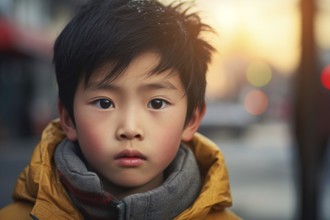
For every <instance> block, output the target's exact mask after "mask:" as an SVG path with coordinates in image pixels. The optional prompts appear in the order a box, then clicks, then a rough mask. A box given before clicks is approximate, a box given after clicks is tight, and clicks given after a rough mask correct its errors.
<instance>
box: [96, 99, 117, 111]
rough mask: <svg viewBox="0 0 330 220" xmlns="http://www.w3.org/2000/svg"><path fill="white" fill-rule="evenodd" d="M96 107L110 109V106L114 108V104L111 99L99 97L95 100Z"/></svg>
mask: <svg viewBox="0 0 330 220" xmlns="http://www.w3.org/2000/svg"><path fill="white" fill-rule="evenodd" d="M95 105H96V107H98V108H100V109H108V108H114V107H115V106H114V104H113V102H112V101H111V100H109V99H98V100H96V101H95Z"/></svg>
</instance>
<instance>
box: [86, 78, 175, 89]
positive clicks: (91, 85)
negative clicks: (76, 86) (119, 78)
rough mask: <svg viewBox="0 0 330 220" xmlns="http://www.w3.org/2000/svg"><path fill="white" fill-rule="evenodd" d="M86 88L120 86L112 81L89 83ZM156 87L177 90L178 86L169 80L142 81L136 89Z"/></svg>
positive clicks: (115, 87)
mask: <svg viewBox="0 0 330 220" xmlns="http://www.w3.org/2000/svg"><path fill="white" fill-rule="evenodd" d="M87 88H89V89H92V90H98V89H101V90H102V89H104V90H113V91H116V90H117V91H120V90H121V87H120V86H118V85H116V84H113V83H89V84H88V85H87ZM157 89H170V90H178V88H177V87H176V86H175V85H173V84H172V83H171V82H169V81H166V80H165V81H161V82H151V83H144V84H142V85H141V86H139V88H138V90H157Z"/></svg>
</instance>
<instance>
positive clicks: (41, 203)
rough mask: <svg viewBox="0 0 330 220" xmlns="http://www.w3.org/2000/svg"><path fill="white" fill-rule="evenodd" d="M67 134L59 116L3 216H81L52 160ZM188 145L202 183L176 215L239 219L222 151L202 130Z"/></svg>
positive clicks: (196, 219)
mask: <svg viewBox="0 0 330 220" xmlns="http://www.w3.org/2000/svg"><path fill="white" fill-rule="evenodd" d="M64 137H65V134H64V133H63V131H62V129H61V126H60V123H59V121H58V120H54V121H52V122H51V123H50V124H49V125H48V126H47V128H46V129H45V130H44V132H43V134H42V137H41V141H40V143H39V144H38V145H37V146H36V148H35V150H34V152H33V155H32V158H31V162H30V164H29V165H28V166H27V167H26V168H25V169H24V171H23V172H22V173H21V174H20V176H19V178H18V179H17V182H16V186H15V190H14V193H13V200H14V202H13V203H11V204H9V205H8V206H6V207H4V208H2V209H0V219H1V220H2V219H6V220H18V219H19V220H25V219H31V218H32V217H31V216H34V217H35V218H36V219H40V220H43V219H45V220H46V219H47V220H52V219H56V220H61V219H82V216H81V215H80V213H79V211H78V210H77V209H76V208H75V207H74V205H73V203H72V202H71V201H70V198H69V197H68V195H67V194H66V192H65V190H64V188H63V186H62V184H61V181H60V178H59V176H58V174H57V172H56V169H55V164H54V161H53V154H54V151H55V148H56V146H57V144H58V143H59V142H60V141H61V140H62V139H63V138H64ZM187 145H188V146H190V147H191V149H192V150H193V152H194V154H195V156H196V158H197V162H198V165H199V166H200V170H201V173H202V180H203V186H202V190H201V192H200V195H199V196H198V198H197V199H196V201H195V202H194V204H193V205H192V206H191V207H190V208H188V209H187V210H185V211H184V212H182V213H181V214H180V215H179V216H177V217H176V218H175V219H176V220H188V219H189V220H201V219H203V220H204V219H205V220H212V219H214V220H221V219H223V220H234V219H239V218H238V217H237V216H236V215H235V214H234V213H232V212H231V211H230V210H228V209H227V208H228V207H229V206H231V203H232V199H231V194H230V188H229V180H228V173H227V169H226V166H225V162H224V158H223V155H222V153H221V152H220V151H219V149H218V148H217V146H216V145H215V144H214V143H212V142H211V141H210V140H208V139H207V138H205V137H203V136H202V135H200V134H196V135H195V137H194V138H193V140H192V141H191V142H189V143H188V144H187Z"/></svg>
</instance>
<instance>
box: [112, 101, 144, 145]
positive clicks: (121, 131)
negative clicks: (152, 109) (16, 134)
mask: <svg viewBox="0 0 330 220" xmlns="http://www.w3.org/2000/svg"><path fill="white" fill-rule="evenodd" d="M140 119H141V117H140V115H139V114H138V112H137V110H136V108H135V109H134V108H128V109H126V110H124V111H122V113H121V116H120V120H119V126H118V128H117V131H116V137H117V139H118V140H132V139H138V140H142V139H143V138H144V132H143V129H142V127H141V123H140Z"/></svg>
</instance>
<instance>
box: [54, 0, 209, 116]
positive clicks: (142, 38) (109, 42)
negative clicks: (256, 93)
mask: <svg viewBox="0 0 330 220" xmlns="http://www.w3.org/2000/svg"><path fill="white" fill-rule="evenodd" d="M184 6H185V4H183V3H180V4H173V3H172V4H170V5H167V6H165V5H163V4H161V3H159V2H158V1H155V0H92V1H90V2H89V3H88V4H86V5H84V6H82V7H81V9H80V10H79V11H78V13H77V14H76V16H75V17H74V18H73V19H72V20H71V21H70V22H69V23H68V24H67V26H66V27H65V28H64V29H63V31H62V32H61V34H60V35H59V36H58V38H57V39H56V42H55V46H54V60H53V62H54V64H55V71H56V77H57V83H58V88H59V99H60V100H61V102H62V104H63V105H64V107H65V108H66V109H67V111H68V113H69V114H70V117H71V118H72V120H74V115H73V99H74V95H75V92H76V89H77V85H78V83H79V81H80V80H82V79H84V80H85V84H87V83H88V80H89V79H90V77H91V74H92V72H93V71H94V70H95V69H96V68H99V67H100V66H102V65H104V64H105V63H109V62H111V63H113V64H114V66H113V69H112V71H111V72H110V73H109V75H108V76H107V79H114V78H116V77H118V75H120V73H121V72H122V71H123V70H124V69H125V68H126V67H127V66H128V65H129V63H130V62H131V61H132V60H133V59H134V58H135V57H136V56H137V55H139V54H141V53H143V52H146V51H156V52H157V53H159V54H160V56H161V60H160V63H159V65H158V66H157V67H156V68H155V69H154V71H153V73H160V72H162V71H164V70H168V69H174V70H176V71H177V72H178V73H179V77H180V79H181V81H182V84H183V86H184V88H185V90H186V95H187V97H188V110H187V117H186V121H188V120H189V119H190V118H191V116H192V113H193V111H194V110H195V109H196V108H198V107H202V106H203V105H204V102H205V97H204V96H205V87H206V76H205V75H206V71H207V66H208V63H209V62H210V59H211V52H212V51H213V50H214V49H213V47H212V46H211V45H210V44H209V43H207V42H206V41H205V40H203V39H201V36H200V34H201V32H202V31H205V30H211V28H210V27H209V26H208V25H206V24H204V23H202V22H201V20H200V17H199V16H198V15H197V14H196V13H188V10H189V9H190V8H191V7H185V8H184ZM107 79H106V80H107Z"/></svg>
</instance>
